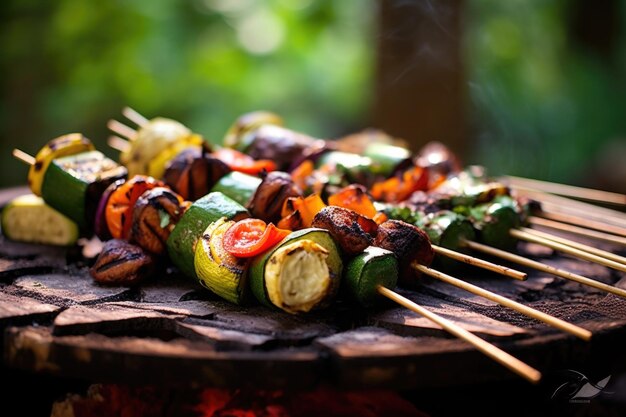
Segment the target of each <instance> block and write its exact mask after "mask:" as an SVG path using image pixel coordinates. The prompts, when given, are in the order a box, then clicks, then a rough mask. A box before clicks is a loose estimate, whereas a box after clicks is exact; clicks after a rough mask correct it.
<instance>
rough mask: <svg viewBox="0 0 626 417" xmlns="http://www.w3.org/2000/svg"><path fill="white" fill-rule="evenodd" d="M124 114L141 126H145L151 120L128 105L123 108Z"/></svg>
mask: <svg viewBox="0 0 626 417" xmlns="http://www.w3.org/2000/svg"><path fill="white" fill-rule="evenodd" d="M122 114H123V115H124V116H125V117H126V118H127V119H128V120H130V121H131V122H133V123H135V124H136V125H137V126H139V127H142V126H145V125H147V124H148V122H149V120H148V119H146V118H145V117H143V116H142V115H141V114H140V113H139V112H138V111H136V110H135V109H133V108H131V107H128V106H126V107H124V108H123V109H122Z"/></svg>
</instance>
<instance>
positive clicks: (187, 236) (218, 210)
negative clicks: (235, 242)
mask: <svg viewBox="0 0 626 417" xmlns="http://www.w3.org/2000/svg"><path fill="white" fill-rule="evenodd" d="M249 216H250V214H249V213H248V210H246V209H245V208H244V207H243V206H242V205H241V204H239V203H237V202H236V201H234V200H232V199H230V198H228V197H227V196H225V195H224V194H222V193H219V192H214V193H210V194H207V195H206V196H204V197H202V198H200V199H198V200H197V201H195V202H194V203H193V204H192V205H191V207H189V208H188V209H187V211H185V213H184V214H183V216H182V217H181V219H180V220H179V221H178V224H177V225H176V227H175V228H174V230H173V231H172V233H171V234H170V237H169V238H168V239H167V252H168V254H169V256H170V259H171V260H172V262H173V263H174V265H176V266H177V267H178V269H180V271H181V272H182V273H183V274H185V275H187V276H189V277H191V278H196V270H195V267H194V256H195V252H196V243H197V242H198V239H199V238H200V236H202V234H203V233H204V231H205V230H206V228H207V227H208V226H209V225H210V224H211V223H213V222H215V221H217V220H218V219H220V218H221V217H225V218H227V219H228V220H235V221H237V220H241V219H243V218H246V217H249Z"/></svg>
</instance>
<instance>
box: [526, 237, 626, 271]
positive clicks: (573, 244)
mask: <svg viewBox="0 0 626 417" xmlns="http://www.w3.org/2000/svg"><path fill="white" fill-rule="evenodd" d="M520 230H522V231H524V232H528V233H530V234H533V235H535V236H540V237H545V238H546V239H550V240H552V241H554V242H557V243H562V244H563V245H567V246H571V247H572V248H575V249H579V250H581V251H585V252H587V253H590V254H593V255H596V256H600V257H602V258H605V259H610V260H611V261H613V262H618V263H620V264H622V265H624V266H625V267H626V258H624V257H623V256H619V255H616V254H614V253H611V252H608V251H605V250H602V249H598V248H594V247H593V246H589V245H585V244H583V243H579V242H576V241H574V240H570V239H565V238H563V237H559V236H555V235H553V234H550V233H546V232H542V231H539V230H535V229H529V228H527V227H520Z"/></svg>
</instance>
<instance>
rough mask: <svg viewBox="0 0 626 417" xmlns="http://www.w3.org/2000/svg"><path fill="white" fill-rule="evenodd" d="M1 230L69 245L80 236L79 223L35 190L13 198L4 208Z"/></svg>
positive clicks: (14, 235) (12, 236)
mask: <svg viewBox="0 0 626 417" xmlns="http://www.w3.org/2000/svg"><path fill="white" fill-rule="evenodd" d="M2 234H4V235H5V236H6V237H8V238H9V239H11V240H17V241H20V242H28V243H41V244H44V245H58V246H69V245H73V244H74V243H76V239H78V225H76V223H75V222H73V221H72V220H70V219H68V218H67V217H65V216H64V215H63V214H61V213H59V212H58V211H56V210H55V209H53V208H52V207H50V206H49V205H47V204H46V203H45V202H44V200H43V198H41V197H37V196H36V195H33V194H27V195H22V196H19V197H16V198H14V199H13V200H11V201H10V202H9V203H8V204H7V205H6V206H5V207H4V209H3V210H2Z"/></svg>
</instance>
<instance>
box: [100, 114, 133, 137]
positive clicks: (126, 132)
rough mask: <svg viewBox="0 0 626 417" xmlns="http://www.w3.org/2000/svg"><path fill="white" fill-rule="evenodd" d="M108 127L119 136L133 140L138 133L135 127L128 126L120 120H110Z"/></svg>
mask: <svg viewBox="0 0 626 417" xmlns="http://www.w3.org/2000/svg"><path fill="white" fill-rule="evenodd" d="M107 127H108V128H109V129H111V130H112V131H113V133H117V134H118V135H119V136H121V137H123V138H126V139H128V140H133V139H134V138H135V136H136V135H137V131H136V130H135V129H133V128H132V127H128V126H126V125H125V124H124V123H121V122H118V121H117V120H113V119H111V120H109V122H108V123H107Z"/></svg>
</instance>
